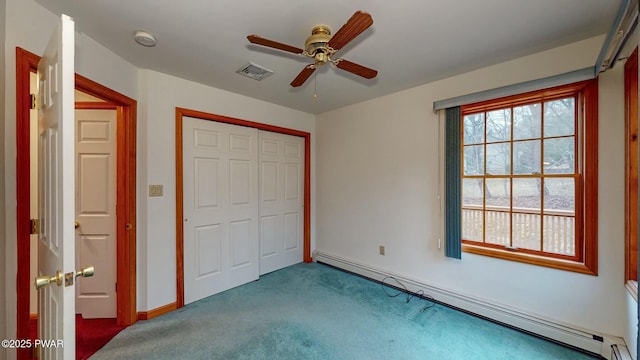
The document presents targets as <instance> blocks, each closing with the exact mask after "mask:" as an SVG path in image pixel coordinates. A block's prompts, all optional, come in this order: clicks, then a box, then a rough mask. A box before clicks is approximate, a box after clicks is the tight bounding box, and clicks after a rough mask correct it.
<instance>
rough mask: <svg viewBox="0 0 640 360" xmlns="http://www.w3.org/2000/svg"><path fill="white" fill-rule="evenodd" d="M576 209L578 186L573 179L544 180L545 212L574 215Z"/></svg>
mask: <svg viewBox="0 0 640 360" xmlns="http://www.w3.org/2000/svg"><path fill="white" fill-rule="evenodd" d="M575 208H576V185H575V180H574V179H573V178H545V179H544V212H545V213H551V214H561V215H574V214H575Z"/></svg>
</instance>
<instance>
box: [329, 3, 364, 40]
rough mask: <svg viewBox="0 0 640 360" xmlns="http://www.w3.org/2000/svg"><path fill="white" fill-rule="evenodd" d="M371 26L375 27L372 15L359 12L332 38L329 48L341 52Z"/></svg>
mask: <svg viewBox="0 0 640 360" xmlns="http://www.w3.org/2000/svg"><path fill="white" fill-rule="evenodd" d="M371 25H373V18H372V17H371V15H369V14H368V13H366V12H362V11H360V10H358V11H356V12H355V13H354V14H353V15H352V16H351V18H350V19H349V20H347V22H346V23H345V24H344V25H342V27H341V28H340V30H338V32H336V33H335V34H334V35H333V37H331V40H329V42H328V43H327V46H329V47H331V48H333V49H334V50H340V49H342V47H344V46H345V45H347V44H348V43H349V42H350V41H351V40H353V39H355V38H356V37H357V36H358V35H360V34H361V33H362V32H363V31H365V30H367V29H368V28H369V26H371Z"/></svg>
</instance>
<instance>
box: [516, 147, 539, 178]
mask: <svg viewBox="0 0 640 360" xmlns="http://www.w3.org/2000/svg"><path fill="white" fill-rule="evenodd" d="M540 144H541V141H540V140H529V141H517V142H514V143H513V173H514V174H515V175H531V174H539V173H540V172H541V169H540V153H541V151H542V150H541V149H540Z"/></svg>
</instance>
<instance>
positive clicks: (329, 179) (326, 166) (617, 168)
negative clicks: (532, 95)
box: [316, 37, 625, 336]
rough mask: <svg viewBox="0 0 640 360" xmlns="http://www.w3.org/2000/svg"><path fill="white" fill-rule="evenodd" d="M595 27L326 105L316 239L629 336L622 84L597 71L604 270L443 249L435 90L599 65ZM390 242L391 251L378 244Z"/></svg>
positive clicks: (455, 92) (449, 91) (414, 274)
mask: <svg viewBox="0 0 640 360" xmlns="http://www.w3.org/2000/svg"><path fill="white" fill-rule="evenodd" d="M603 40H604V38H603V37H596V38H592V39H588V40H585V41H581V42H578V43H574V44H570V45H567V46H563V47H560V48H557V49H553V50H549V51H545V52H541V53H538V54H535V55H531V56H527V57H523V58H520V59H516V60H513V61H508V62H505V63H502V64H498V65H495V66H490V67H486V68H483V69H480V70H477V71H473V72H469V73H466V74H463V75H459V76H455V77H451V78H448V79H444V80H441V81H437V82H434V83H431V84H427V85H423V86H419V87H416V88H413V89H409V90H406V91H402V92H398V93H395V94H391V95H388V96H385V97H381V98H378V99H374V100H371V101H367V102H363V103H360V104H356V105H352V106H348V107H345V108H342V109H338V110H335V111H331V112H327V113H324V114H321V115H319V116H318V117H317V119H316V121H317V122H316V127H317V139H318V144H317V149H318V153H317V154H316V156H317V159H318V162H317V168H316V169H317V178H316V181H317V198H318V202H317V205H316V206H317V207H316V209H317V212H316V221H317V233H316V237H317V240H316V248H317V249H318V250H321V251H323V252H326V253H329V254H335V255H338V256H340V257H344V258H347V259H350V260H355V261H357V262H360V263H364V264H366V265H369V266H372V267H375V268H379V269H384V270H387V271H389V272H393V273H396V274H399V275H403V276H406V277H408V278H413V279H417V280H420V281H422V282H424V283H427V284H433V285H435V286H440V287H444V288H446V289H451V290H454V291H456V292H459V293H463V294H467V295H469V296H471V297H472V298H479V299H484V300H488V301H491V302H494V303H498V304H507V305H509V306H510V307H513V308H516V309H519V310H522V311H524V312H528V313H532V314H538V315H541V316H542V317H547V318H552V319H556V320H557V321H559V322H564V323H568V324H572V325H574V326H578V327H582V328H585V329H591V330H595V331H600V332H604V333H607V334H612V335H617V336H622V335H623V334H622V332H623V330H622V329H623V328H624V321H625V320H624V317H625V313H624V311H623V310H622V306H621V304H624V302H625V298H624V294H625V292H624V288H623V285H624V284H623V280H624V278H623V270H624V269H623V267H624V261H623V259H624V223H623V221H622V219H623V216H622V214H623V203H624V201H623V195H624V191H623V190H622V189H623V186H622V184H623V181H624V171H623V169H624V167H623V160H624V155H623V142H622V141H621V139H622V138H623V124H624V117H623V83H622V73H621V70H620V67H617V68H615V69H614V70H611V71H609V72H607V73H604V74H603V75H602V76H601V79H600V109H599V115H600V126H599V129H600V144H602V145H601V146H600V148H599V161H600V163H599V164H600V165H599V166H600V168H599V171H600V183H599V221H600V226H599V234H598V235H599V236H598V237H599V276H597V277H595V276H589V275H582V274H577V273H572V272H567V271H559V270H553V269H550V268H545V267H539V266H533V265H527V264H522V263H517V262H511V261H505V260H500V259H495V258H490V257H485V256H479V255H473V254H468V253H463V259H462V260H454V259H449V258H446V257H445V256H444V248H438V239H439V238H443V231H442V221H443V220H442V214H441V206H440V203H439V200H438V194H439V188H441V187H442V188H443V187H444V185H443V184H441V180H439V179H441V177H442V173H441V172H442V170H440V171H438V169H439V168H440V169H442V168H443V163H444V160H443V159H444V152H443V151H442V150H440V149H439V148H440V146H439V142H440V143H442V141H443V140H442V139H441V138H440V139H439V135H438V134H439V133H440V130H441V129H439V127H438V115H437V114H435V113H434V112H433V110H432V105H433V102H434V101H437V100H443V99H447V98H451V97H455V96H460V95H465V94H469V93H473V92H477V91H482V90H486V89H492V88H496V87H500V86H505V85H510V84H514V83H518V82H522V81H527V80H533V79H537V78H542V77H547V76H552V75H557V74H561V73H565V72H569V71H572V70H577V69H582V68H585V67H589V66H593V64H594V63H595V60H596V58H597V55H598V52H599V50H600V47H601V46H602V42H603ZM379 245H385V246H386V256H380V255H378V246H379Z"/></svg>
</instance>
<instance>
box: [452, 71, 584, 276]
mask: <svg viewBox="0 0 640 360" xmlns="http://www.w3.org/2000/svg"><path fill="white" fill-rule="evenodd" d="M460 121H461V127H462V129H461V150H460V154H461V160H460V162H461V176H460V177H461V194H462V195H461V237H462V245H463V246H462V250H463V251H465V252H471V253H477V254H482V255H488V256H494V257H499V258H504V259H509V260H515V261H521V262H526V263H531V264H537V265H543V266H549V267H554V268H560V269H565V270H571V271H576V272H582V273H588V274H593V275H596V274H597V240H596V239H597V80H590V81H585V82H580V83H575V84H571V85H566V86H560V87H556V88H552V89H545V90H541V91H536V92H531V93H526V94H521V95H516V96H510V97H507V98H501V99H496V100H491V101H485V102H482V103H477V104H470V105H465V106H462V107H461V120H460Z"/></svg>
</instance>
